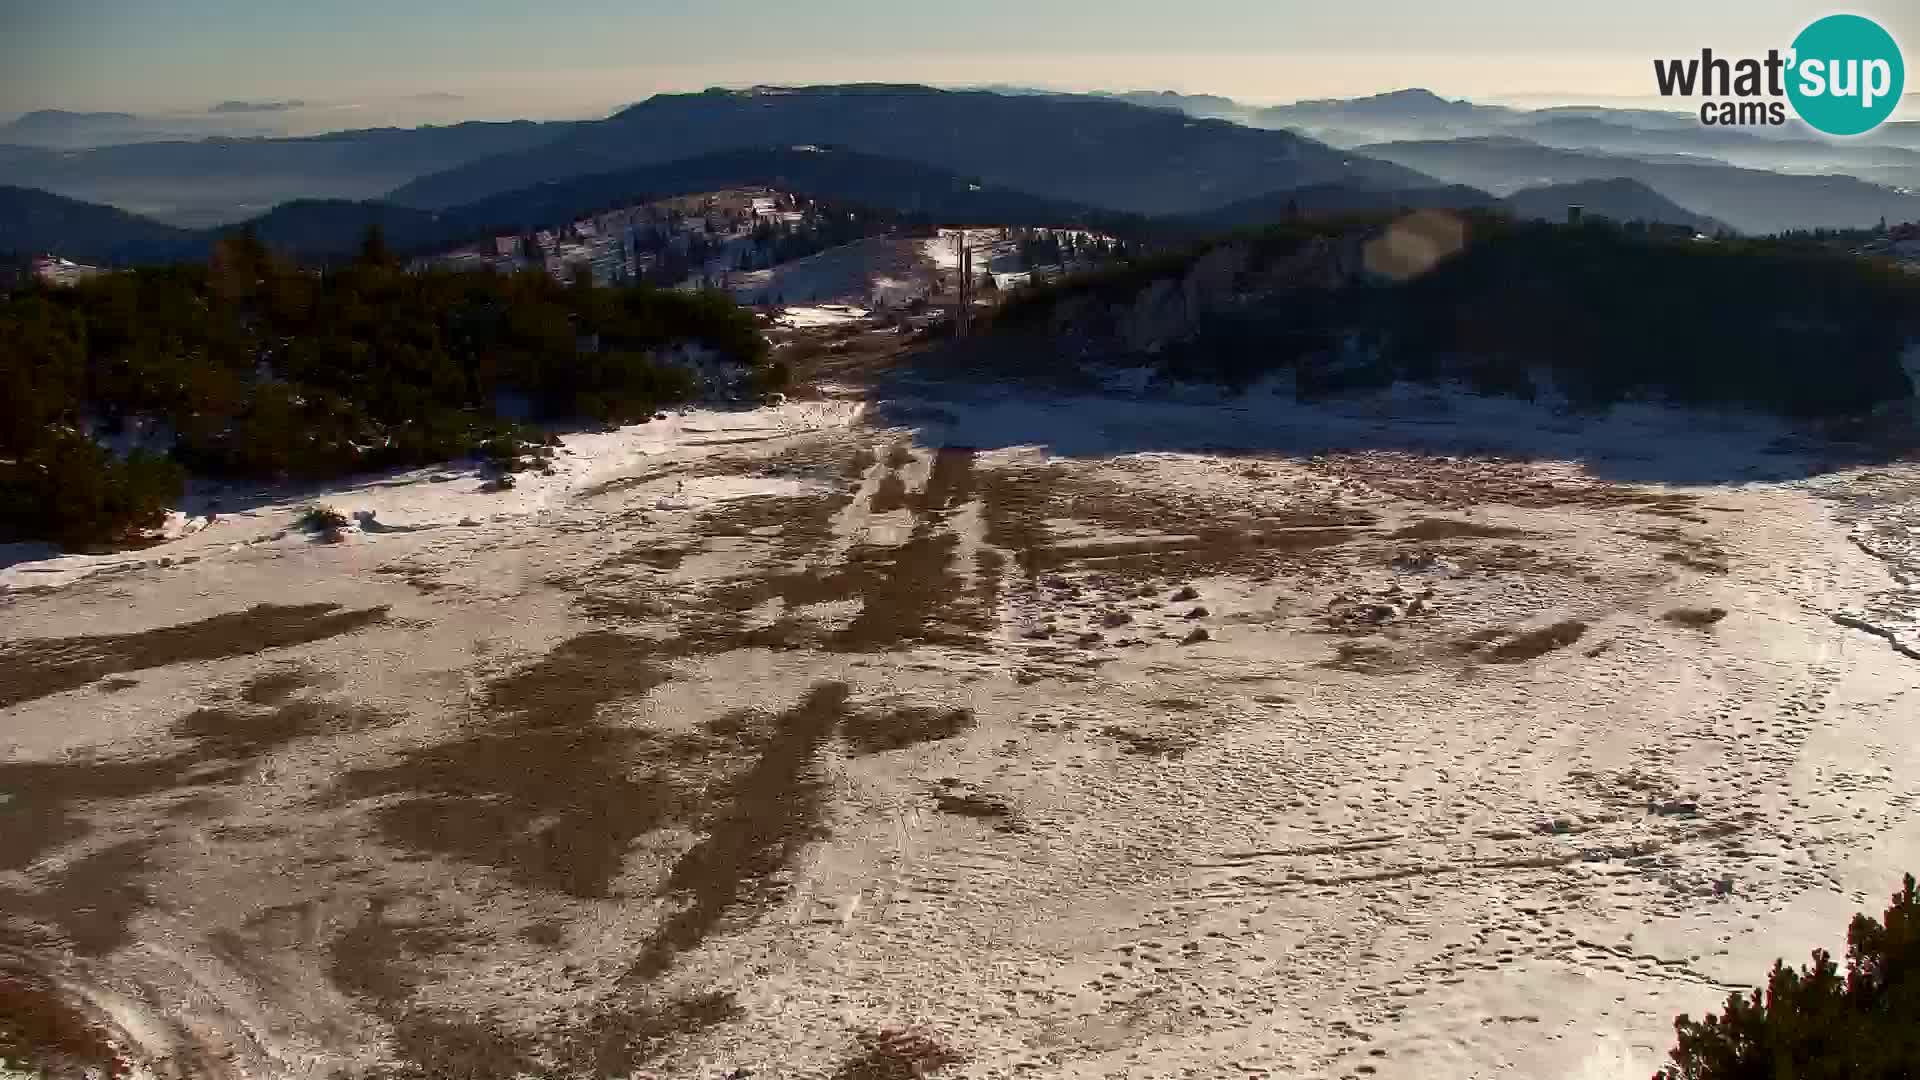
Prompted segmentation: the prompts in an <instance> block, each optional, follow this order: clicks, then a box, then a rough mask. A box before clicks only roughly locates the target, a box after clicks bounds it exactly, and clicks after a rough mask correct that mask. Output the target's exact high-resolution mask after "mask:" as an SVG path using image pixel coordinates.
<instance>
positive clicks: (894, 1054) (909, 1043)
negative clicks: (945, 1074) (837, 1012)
mask: <svg viewBox="0 0 1920 1080" xmlns="http://www.w3.org/2000/svg"><path fill="white" fill-rule="evenodd" d="M854 1041H855V1043H856V1044H857V1051H856V1052H855V1054H854V1055H853V1056H852V1057H850V1058H848V1059H847V1060H846V1061H844V1062H841V1064H840V1066H839V1067H838V1068H836V1069H834V1071H833V1073H832V1075H831V1076H830V1077H829V1078H828V1080H919V1078H920V1077H926V1076H932V1075H933V1074H935V1073H937V1072H939V1071H940V1070H942V1069H945V1068H947V1067H948V1066H950V1065H959V1064H961V1063H963V1062H965V1061H966V1060H967V1058H966V1055H964V1054H961V1053H959V1052H958V1051H955V1050H954V1049H953V1048H951V1047H949V1046H947V1045H946V1044H945V1043H943V1042H941V1041H940V1040H938V1039H936V1038H934V1037H933V1036H932V1035H929V1034H927V1033H925V1032H919V1031H908V1030H902V1029H897V1028H890V1029H885V1030H879V1031H862V1032H859V1033H857V1034H855V1036H854Z"/></svg>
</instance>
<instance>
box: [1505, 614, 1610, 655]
mask: <svg viewBox="0 0 1920 1080" xmlns="http://www.w3.org/2000/svg"><path fill="white" fill-rule="evenodd" d="M1586 635H1587V624H1586V623H1583V622H1578V621H1576V620H1573V619H1567V620H1564V621H1562V622H1557V623H1554V624H1553V625H1552V626H1542V627H1540V628H1539V629H1537V630H1529V631H1527V632H1526V633H1524V634H1519V635H1516V636H1514V637H1512V638H1509V639H1507V640H1506V641H1503V642H1501V643H1500V644H1498V645H1495V646H1494V647H1493V648H1491V649H1489V650H1488V651H1487V654H1486V660H1487V662H1488V663H1490V664H1523V663H1526V662H1527V661H1528V660H1537V659H1539V658H1540V657H1542V656H1545V655H1547V654H1548V653H1550V652H1553V651H1555V650H1557V649H1564V648H1566V647H1567V646H1569V645H1572V644H1573V643H1574V642H1576V641H1579V640H1580V639H1581V638H1583V637H1585V636H1586Z"/></svg>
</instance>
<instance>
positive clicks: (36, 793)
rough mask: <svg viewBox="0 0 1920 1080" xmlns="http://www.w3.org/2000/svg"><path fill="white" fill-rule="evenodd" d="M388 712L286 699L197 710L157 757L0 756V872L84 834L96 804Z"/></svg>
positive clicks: (362, 726) (178, 786)
mask: <svg viewBox="0 0 1920 1080" xmlns="http://www.w3.org/2000/svg"><path fill="white" fill-rule="evenodd" d="M393 719H394V718H393V717H390V716H388V715H387V714H385V713H381V712H379V711H377V710H374V709H368V708H365V707H361V706H353V705H341V704H336V703H333V702H325V701H291V702H288V703H286V704H284V705H281V706H279V707H278V708H275V709H260V708H244V707H243V708H232V709H197V710H195V711H194V712H191V713H189V714H187V715H186V716H183V717H181V718H180V719H179V720H176V721H175V722H174V724H173V726H172V728H171V732H172V734H173V735H175V736H176V737H178V738H181V739H185V740H189V741H190V742H191V743H192V745H191V746H189V747H188V748H186V749H183V750H180V751H177V752H175V753H171V754H166V755H163V756H160V757H152V758H137V759H111V758H108V759H103V758H98V757H94V756H91V755H87V754H79V755H74V756H72V757H70V758H67V759H63V760H58V761H19V762H0V791H5V792H6V793H7V794H8V795H9V796H10V800H9V801H8V802H7V804H6V810H5V812H4V813H0V870H18V869H25V868H26V867H28V866H30V865H32V864H33V863H34V862H36V861H37V860H38V859H39V858H40V857H41V856H42V855H44V854H45V853H47V852H49V851H52V850H55V849H57V848H59V847H61V846H62V845H65V844H67V843H70V842H72V841H74V840H77V839H79V838H81V837H83V836H85V835H86V834H87V833H88V831H89V830H90V828H91V825H90V824H89V821H88V818H89V817H90V816H92V813H93V809H94V808H96V807H99V806H100V805H101V804H109V803H118V804H123V805H124V804H129V803H135V802H138V801H139V800H143V799H148V798H152V797H155V796H160V795H165V794H168V793H171V792H174V791H179V790H187V789H193V788H205V787H208V786H211V785H216V784H223V783H230V782H232V781H234V780H237V779H239V778H240V777H242V776H243V775H245V773H246V769H247V766H248V764H249V763H251V762H253V761H255V760H257V759H259V758H261V757H264V756H266V755H267V754H270V753H272V752H274V751H276V750H278V749H280V748H282V747H284V746H286V745H287V744H289V743H291V742H294V741H296V740H299V739H304V738H313V737H319V736H327V735H335V734H345V733H349V732H356V731H365V730H367V729H369V728H372V727H376V726H379V725H383V724H387V723H391V722H392V721H393Z"/></svg>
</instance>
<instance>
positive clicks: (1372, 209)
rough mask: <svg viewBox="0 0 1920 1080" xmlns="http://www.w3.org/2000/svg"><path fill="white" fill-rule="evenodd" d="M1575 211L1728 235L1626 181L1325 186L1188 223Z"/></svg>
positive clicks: (1557, 215)
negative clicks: (1516, 187) (1492, 187)
mask: <svg viewBox="0 0 1920 1080" xmlns="http://www.w3.org/2000/svg"><path fill="white" fill-rule="evenodd" d="M1574 205H1578V206H1580V207H1582V208H1583V210H1584V211H1585V212H1586V213H1587V214H1590V215H1592V216H1594V217H1601V218H1607V219H1609V220H1612V221H1619V222H1650V223H1658V224H1664V225H1680V226H1685V227H1686V228H1690V229H1692V230H1693V231H1695V232H1698V233H1704V234H1707V235H1713V234H1715V233H1718V232H1721V231H1722V230H1724V229H1725V228H1726V225H1725V224H1724V223H1723V222H1721V221H1718V220H1716V219H1714V218H1711V217H1708V216H1706V215H1704V214H1696V213H1694V212H1693V211H1691V210H1688V209H1687V208H1685V207H1683V206H1680V205H1678V204H1676V203H1675V202H1673V201H1672V200H1671V199H1668V198H1666V197H1664V196H1662V195H1661V194H1660V193H1659V192H1657V191H1654V190H1653V189H1652V188H1649V187H1647V186H1646V185H1645V184H1642V183H1640V182H1639V181H1637V180H1629V179H1625V178H1614V179H1609V180H1588V181H1579V182H1576V183H1570V184H1549V185H1545V186H1542V187H1533V188H1526V189H1524V190H1521V191H1517V192H1514V193H1513V194H1512V195H1509V196H1507V197H1506V198H1500V197H1499V196H1496V195H1493V194H1490V193H1488V192H1486V191H1482V190H1480V189H1479V188H1475V187H1470V186H1467V185H1465V184H1453V185H1448V186H1445V187H1432V188H1417V189H1413V190H1409V191H1367V190H1361V189H1354V188H1343V187H1339V186H1337V185H1331V184H1321V185H1315V186H1312V187H1305V188H1298V189H1295V190H1291V191H1276V192H1271V193H1269V194H1267V195H1263V196H1260V197H1258V198H1255V199H1247V200H1243V201H1241V202H1237V203H1234V204H1232V205H1230V206H1224V207H1221V208H1220V209H1218V210H1214V211H1210V212H1208V213H1205V214H1197V215H1194V216H1192V217H1189V218H1186V219H1184V220H1185V222H1186V223H1187V224H1190V225H1193V226H1196V227H1200V228H1212V229H1230V228H1240V227H1244V226H1250V225H1264V224H1268V223H1271V222H1276V221H1283V220H1285V219H1286V218H1287V217H1289V216H1291V215H1293V214H1295V213H1298V214H1301V215H1304V216H1307V217H1338V216H1341V215H1347V214H1382V213H1394V212H1398V211H1405V210H1498V211H1503V212H1505V213H1508V214H1511V215H1513V216H1514V217H1518V218H1531V219H1535V220H1546V221H1560V220H1562V219H1564V218H1565V217H1566V216H1567V208H1568V207H1570V206H1574Z"/></svg>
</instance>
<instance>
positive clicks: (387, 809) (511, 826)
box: [329, 631, 698, 897]
mask: <svg viewBox="0 0 1920 1080" xmlns="http://www.w3.org/2000/svg"><path fill="white" fill-rule="evenodd" d="M654 654H655V643H654V642H651V641H648V640H647V639H644V638H635V637H629V636H627V635H623V634H615V633H609V632H604V631H596V632H593V633H588V634H582V635H580V636H579V637H576V638H573V639H572V640H570V641H567V642H565V643H563V644H561V645H560V646H559V647H557V648H555V649H554V650H553V651H552V652H551V653H549V654H547V655H546V656H545V657H543V658H542V659H541V660H539V661H537V662H535V663H533V664H531V665H529V666H527V667H525V668H522V669H520V670H519V671H516V672H514V673H512V674H510V675H507V676H504V677H502V678H500V679H497V680H495V681H494V682H493V683H492V684H491V685H490V686H489V687H488V688H487V691H486V693H485V695H484V696H483V697H482V699H481V701H480V703H479V705H480V709H481V710H482V712H483V714H484V715H485V716H486V717H487V718H488V720H489V723H488V724H487V725H486V726H484V727H483V728H481V729H480V730H478V731H475V732H473V733H471V734H469V735H467V736H465V737H463V738H460V739H456V740H454V741H452V742H448V743H442V744H439V745H435V746H430V747H425V748H422V749H418V750H414V751H410V752H408V753H406V754H405V755H403V756H402V759H401V761H400V762H399V763H397V764H394V765H390V766H385V767H379V768H370V769H356V770H354V771H352V772H349V773H347V774H346V775H345V776H343V777H342V778H341V779H340V781H339V783H338V784H337V785H336V786H335V788H334V791H333V792H332V793H331V795H330V796H329V799H330V801H332V802H335V803H338V802H350V801H359V800H363V799H370V798H380V797H385V796H393V795H400V796H404V797H403V798H401V799H400V800H399V801H396V802H390V803H388V804H387V805H385V806H382V807H381V808H380V809H378V810H377V811H375V813H374V822H375V824H376V825H377V826H378V827H379V829H380V831H381V834H382V836H383V837H384V838H385V839H386V840H387V842H388V843H390V844H393V845H394V846H396V847H400V848H403V849H407V850H413V851H427V852H432V853H435V854H440V855H450V856H453V857H455V858H458V859H462V860H464V861H467V862H472V863H477V864H481V865H485V866H491V867H494V868H495V869H498V870H500V871H502V872H504V873H505V874H507V875H508V876H509V877H511V878H513V879H514V880H516V881H519V882H521V883H523V884H526V885H529V886H532V887H536V888H543V889H549V890H552V891H555V892H560V893H564V894H567V895H570V896H580V897H604V896H606V895H608V892H607V890H608V887H609V886H610V885H611V883H612V881H613V879H614V878H616V877H618V876H619V874H620V872H621V867H622V862H623V860H624V858H625V856H626V852H627V850H628V848H630V847H631V846H632V843H633V841H634V840H635V839H637V838H638V837H640V836H642V835H645V834H646V833H648V832H651V831H653V830H654V829H657V828H660V827H661V826H663V825H665V824H667V823H669V822H673V821H677V820H680V819H681V818H682V817H683V816H684V815H685V813H686V806H687V804H688V801H689V800H690V799H691V798H692V793H691V791H690V790H689V785H690V784H692V783H694V780H693V779H691V778H688V779H686V780H685V781H684V782H682V781H679V780H676V779H675V778H673V777H672V775H671V770H658V771H656V772H654V773H653V774H651V775H647V776H644V777H642V778H639V779H636V778H634V777H633V776H631V775H630V773H631V771H632V770H634V769H635V768H636V767H638V766H641V765H644V764H646V763H648V762H649V761H659V760H662V759H668V760H677V759H680V758H684V757H685V756H687V755H689V754H693V753H697V752H698V747H694V746H687V745H683V744H681V743H677V742H675V741H673V740H667V739H661V738H659V737H657V736H655V735H654V734H652V733H650V732H646V731H642V730H638V729H629V728H615V727H609V726H606V725H603V724H600V723H599V722H597V720H596V718H595V714H596V712H597V710H598V709H599V707H600V706H602V705H605V704H608V703H610V702H616V701H623V700H630V699H636V698H640V697H644V696H645V695H646V694H647V693H649V692H650V691H652V690H653V688H654V687H656V686H659V685H660V684H661V683H664V682H666V681H667V680H668V679H669V678H671V675H670V674H669V673H668V672H667V671H666V670H665V669H664V668H661V667H659V666H658V665H657V664H655V663H654V662H653V661H652V657H653V656H654Z"/></svg>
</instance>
